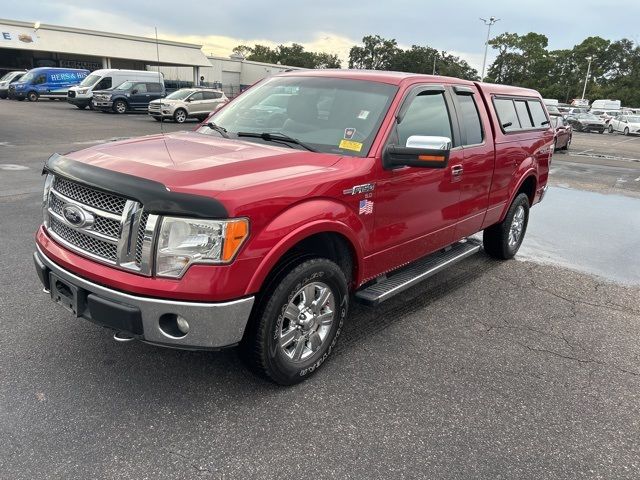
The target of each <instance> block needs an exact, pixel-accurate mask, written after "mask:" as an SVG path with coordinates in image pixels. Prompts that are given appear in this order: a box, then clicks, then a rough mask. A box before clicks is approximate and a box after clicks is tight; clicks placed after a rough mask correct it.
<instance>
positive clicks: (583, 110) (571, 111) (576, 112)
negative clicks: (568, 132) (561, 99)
mask: <svg viewBox="0 0 640 480" xmlns="http://www.w3.org/2000/svg"><path fill="white" fill-rule="evenodd" d="M581 113H589V109H588V108H584V107H571V108H570V109H569V110H568V111H567V112H566V113H565V114H564V118H565V119H566V118H567V117H569V116H570V115H579V114H581Z"/></svg>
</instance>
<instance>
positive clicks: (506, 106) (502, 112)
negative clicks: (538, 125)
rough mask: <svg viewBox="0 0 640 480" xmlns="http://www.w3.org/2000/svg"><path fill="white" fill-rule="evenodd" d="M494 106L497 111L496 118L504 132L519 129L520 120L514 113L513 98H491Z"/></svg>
mask: <svg viewBox="0 0 640 480" xmlns="http://www.w3.org/2000/svg"><path fill="white" fill-rule="evenodd" d="M493 103H494V105H495V106H496V112H497V113H498V119H499V120H500V125H501V126H502V129H503V130H504V131H505V132H513V131H514V130H519V129H520V121H519V120H518V114H517V113H516V107H515V106H514V105H513V100H511V99H508V98H496V99H494V100H493Z"/></svg>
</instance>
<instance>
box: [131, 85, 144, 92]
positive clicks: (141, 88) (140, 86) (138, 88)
mask: <svg viewBox="0 0 640 480" xmlns="http://www.w3.org/2000/svg"><path fill="white" fill-rule="evenodd" d="M131 90H132V91H133V90H137V91H138V92H137V93H147V85H146V84H145V83H136V84H135V85H134V86H133V88H132V89H131Z"/></svg>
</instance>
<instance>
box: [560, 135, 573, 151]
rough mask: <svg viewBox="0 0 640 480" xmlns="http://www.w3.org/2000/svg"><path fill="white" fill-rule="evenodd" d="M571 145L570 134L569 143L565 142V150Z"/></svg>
mask: <svg viewBox="0 0 640 480" xmlns="http://www.w3.org/2000/svg"><path fill="white" fill-rule="evenodd" d="M570 145H571V136H569V138H568V139H567V143H566V144H565V146H564V147H563V148H562V149H563V150H569V146H570Z"/></svg>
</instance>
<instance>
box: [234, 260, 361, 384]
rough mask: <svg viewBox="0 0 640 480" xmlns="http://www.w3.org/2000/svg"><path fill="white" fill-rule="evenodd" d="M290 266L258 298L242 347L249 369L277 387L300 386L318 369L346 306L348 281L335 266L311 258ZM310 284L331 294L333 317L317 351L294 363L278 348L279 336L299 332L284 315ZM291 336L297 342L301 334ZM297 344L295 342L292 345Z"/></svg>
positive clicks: (330, 349) (347, 304) (331, 349)
mask: <svg viewBox="0 0 640 480" xmlns="http://www.w3.org/2000/svg"><path fill="white" fill-rule="evenodd" d="M293 265H294V266H292V267H290V268H289V269H288V270H285V271H283V272H282V273H281V275H280V276H279V278H276V279H275V280H274V281H273V282H271V285H270V286H268V287H267V288H266V291H265V292H264V294H263V295H262V296H261V299H262V300H259V303H258V304H256V306H255V307H254V311H253V313H252V319H251V322H250V323H249V325H248V327H247V331H246V332H245V337H244V339H243V341H242V345H241V351H242V354H243V357H244V360H245V361H246V362H247V363H248V364H249V366H250V367H251V369H252V370H254V371H255V372H256V373H258V374H260V375H262V376H264V377H266V378H269V379H270V380H272V381H274V382H275V383H278V384H280V385H294V384H296V383H299V382H301V381H303V380H305V379H306V378H308V377H309V376H310V375H311V374H312V373H314V372H315V371H317V370H318V369H319V368H320V366H321V365H322V364H323V363H324V361H325V360H326V359H327V358H328V357H329V355H330V354H331V352H332V351H333V348H334V346H335V343H336V341H337V340H338V337H339V336H340V332H341V330H342V326H343V323H344V319H345V317H346V316H347V311H348V306H349V292H348V287H347V279H346V277H345V274H344V272H343V271H342V270H341V269H340V267H339V266H338V265H336V264H335V263H334V262H332V261H331V260H328V259H325V258H312V259H310V260H306V261H303V262H302V263H299V264H297V266H295V263H294V264H293ZM313 282H320V283H322V284H323V285H325V286H326V287H328V288H329V290H330V292H331V294H333V306H334V309H333V312H334V314H333V317H332V322H331V324H330V326H329V329H328V331H327V332H326V336H325V337H324V339H323V340H322V343H321V344H320V345H318V346H317V350H316V351H314V352H312V353H310V355H309V356H308V358H306V359H304V358H303V359H300V360H298V361H297V362H295V361H294V360H293V359H292V358H290V357H289V356H288V355H287V353H286V352H285V350H284V348H283V347H281V346H280V345H279V342H280V335H281V333H282V330H283V329H284V328H285V327H286V326H287V325H288V330H289V331H291V330H296V329H297V330H300V328H302V327H300V328H298V327H296V326H295V323H294V322H291V321H290V320H289V319H288V318H287V317H285V311H286V309H287V306H288V305H290V303H291V302H295V301H296V299H297V298H300V297H299V296H298V295H297V293H299V292H300V291H301V290H302V288H303V287H304V286H305V285H309V284H310V283H313ZM314 291H315V290H314ZM321 308H325V307H321ZM301 332H302V330H301ZM294 333H295V334H296V335H298V337H297V338H302V337H300V336H299V335H300V334H301V333H298V332H294ZM318 338H319V336H318ZM304 341H305V343H303V344H302V345H303V347H302V348H303V349H306V348H308V346H309V347H310V346H311V340H308V341H307V340H304ZM299 342H300V340H297V341H296V342H295V345H297V344H298V343H299ZM294 355H295V353H294Z"/></svg>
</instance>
